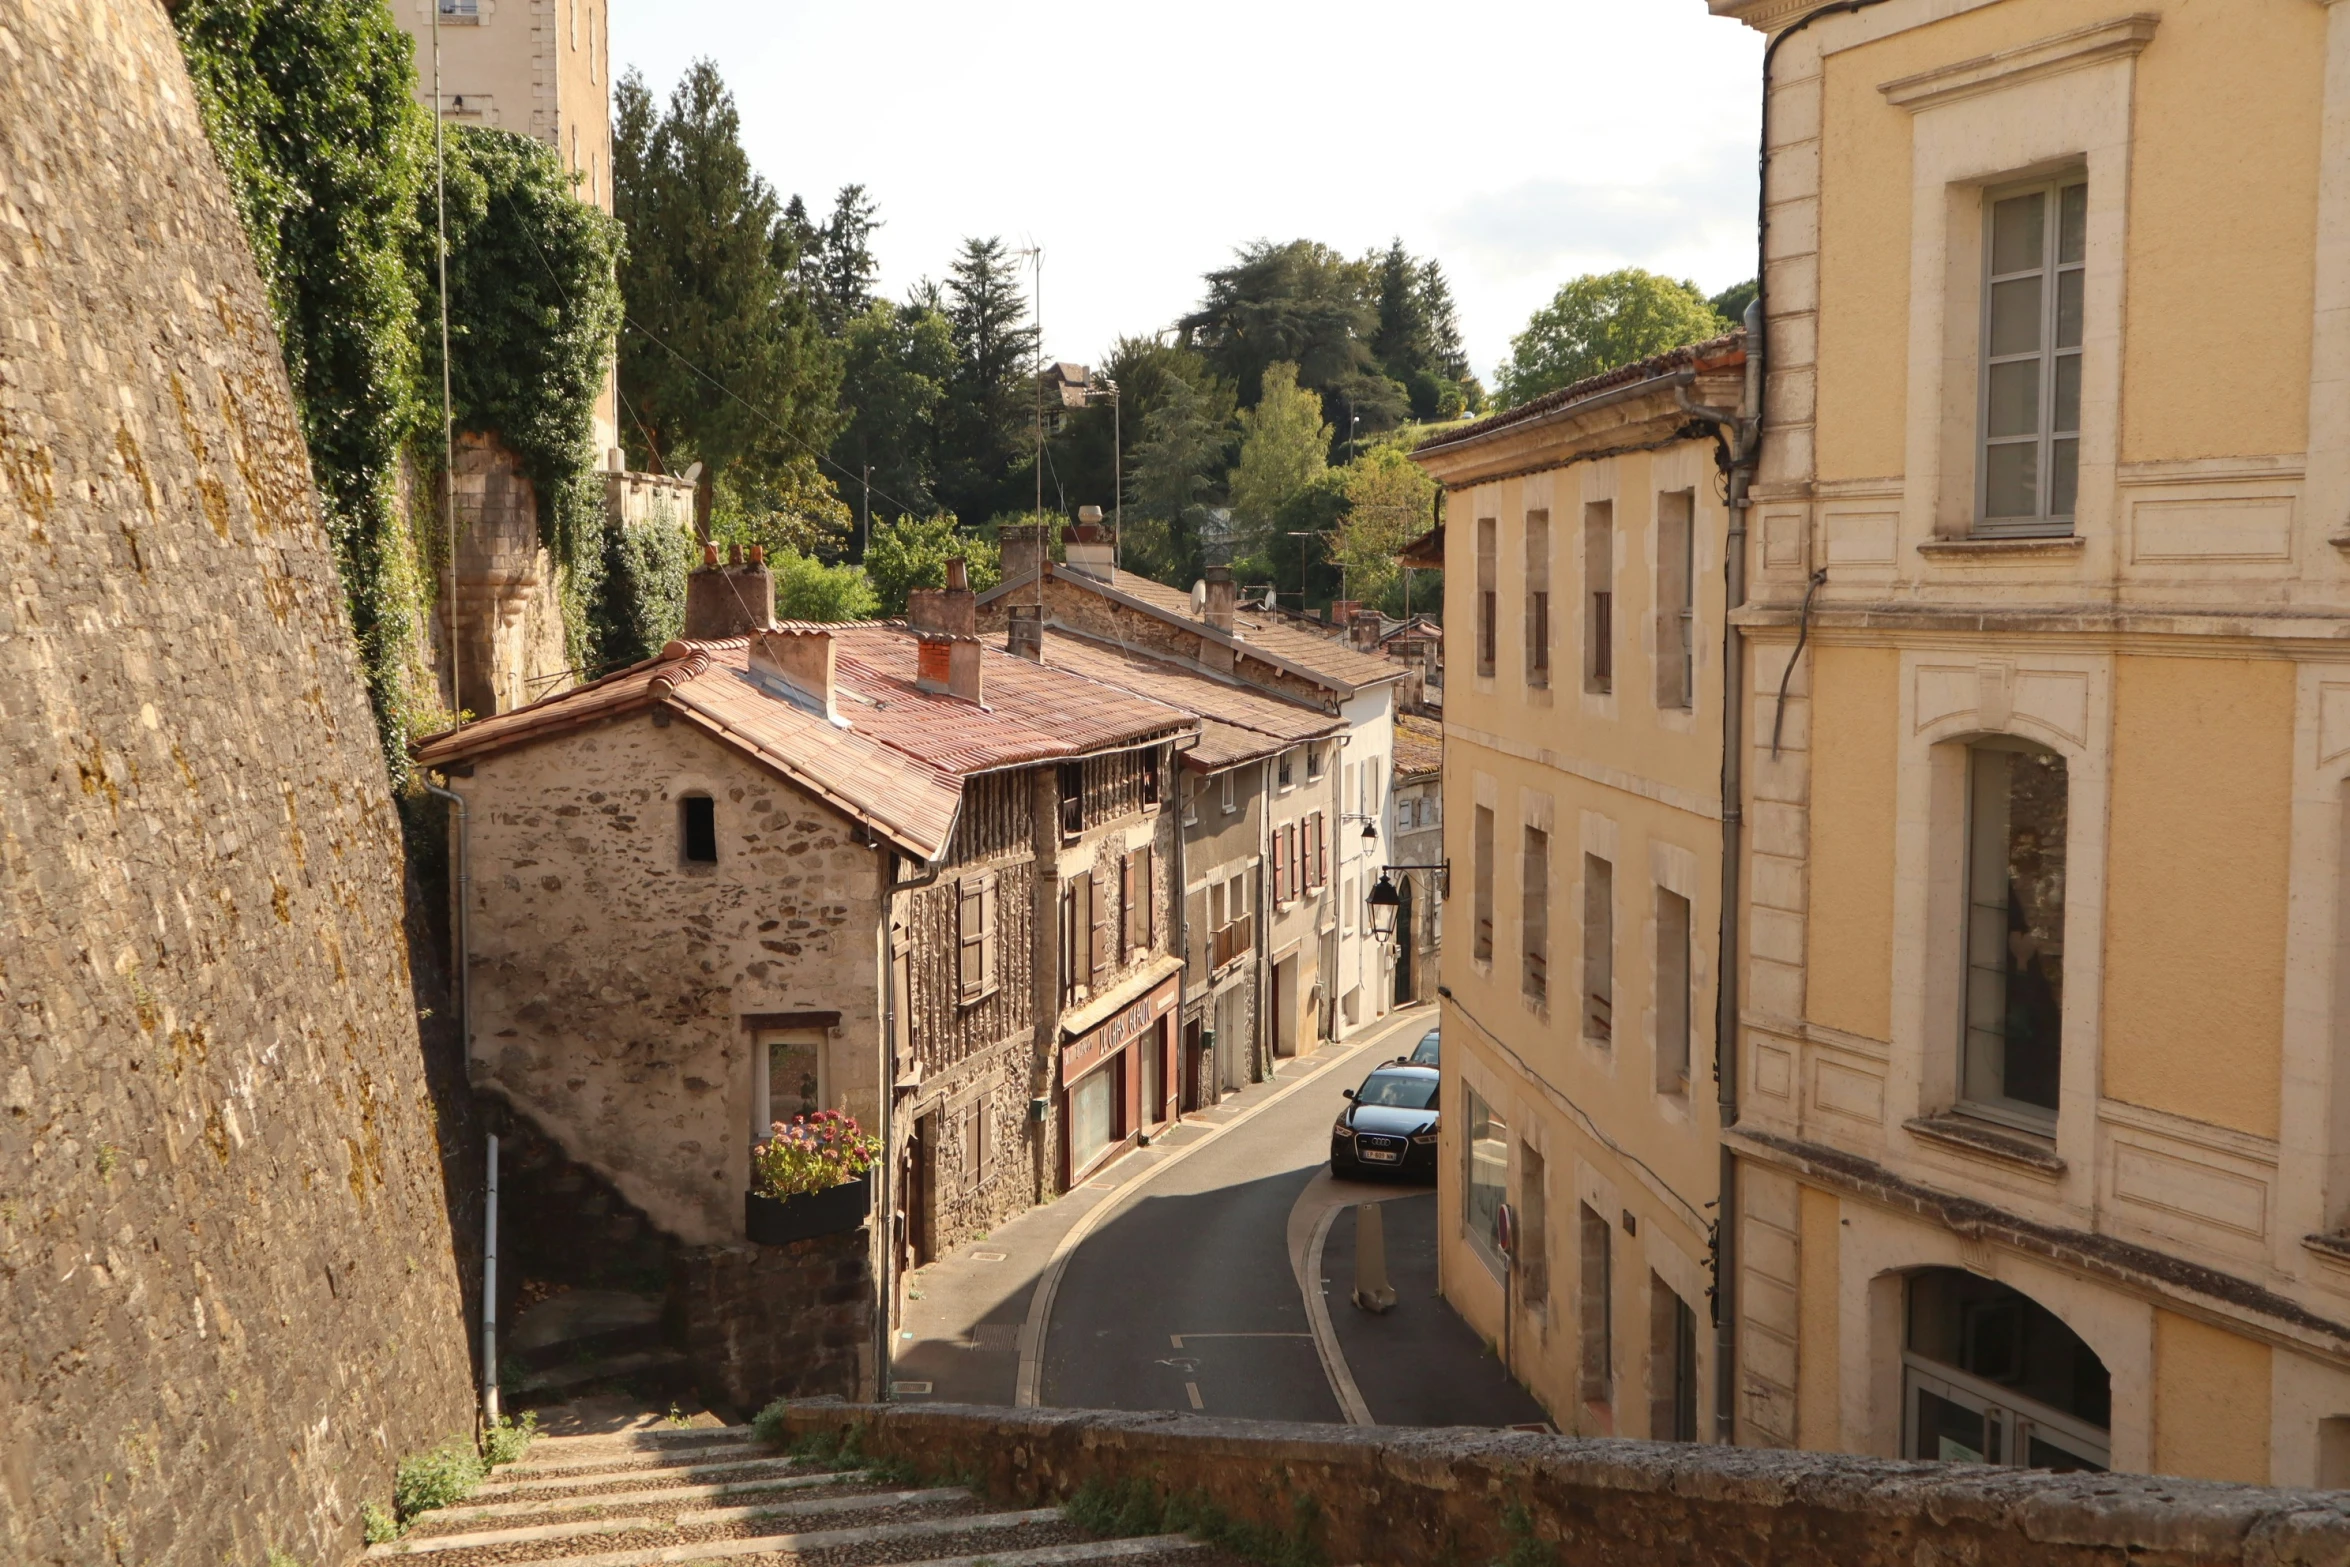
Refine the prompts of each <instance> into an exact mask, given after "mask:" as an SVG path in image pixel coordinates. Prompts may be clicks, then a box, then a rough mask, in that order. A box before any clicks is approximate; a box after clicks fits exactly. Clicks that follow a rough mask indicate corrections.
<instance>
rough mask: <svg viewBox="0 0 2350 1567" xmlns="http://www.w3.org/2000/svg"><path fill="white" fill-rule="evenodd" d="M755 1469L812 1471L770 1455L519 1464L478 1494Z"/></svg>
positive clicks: (697, 1477)
mask: <svg viewBox="0 0 2350 1567" xmlns="http://www.w3.org/2000/svg"><path fill="white" fill-rule="evenodd" d="M752 1470H762V1471H773V1472H774V1473H776V1474H787V1473H791V1472H794V1471H797V1472H799V1473H802V1474H805V1473H808V1472H809V1471H808V1468H807V1466H806V1465H804V1464H801V1463H799V1462H798V1461H797V1460H795V1459H790V1458H778V1457H775V1456H773V1455H772V1452H770V1454H769V1456H766V1457H757V1458H754V1457H742V1458H734V1457H727V1456H724V1455H723V1454H721V1455H714V1457H713V1459H712V1461H710V1462H707V1463H704V1462H700V1461H698V1457H697V1456H681V1457H680V1458H679V1459H678V1460H677V1461H675V1462H671V1463H643V1464H628V1463H618V1462H614V1461H612V1460H610V1459H606V1460H604V1461H602V1462H597V1463H584V1464H578V1465H570V1464H566V1465H563V1466H561V1467H559V1468H547V1469H524V1468H523V1467H522V1466H521V1465H519V1464H517V1465H515V1466H513V1467H512V1468H507V1469H500V1470H499V1471H498V1472H497V1474H498V1477H497V1478H496V1479H494V1480H490V1481H488V1482H486V1483H485V1484H483V1485H482V1487H481V1488H480V1489H479V1490H478V1491H476V1492H475V1493H474V1494H475V1495H477V1496H501V1495H504V1494H506V1493H508V1492H511V1491H548V1490H553V1489H555V1488H556V1487H558V1486H566V1485H610V1484H613V1483H614V1482H616V1481H621V1480H638V1481H642V1480H645V1479H648V1478H659V1479H689V1478H690V1479H695V1480H706V1479H708V1478H710V1477H711V1476H713V1475H722V1474H725V1475H740V1474H745V1473H748V1472H749V1471H752Z"/></svg>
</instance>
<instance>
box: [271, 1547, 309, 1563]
mask: <svg viewBox="0 0 2350 1567" xmlns="http://www.w3.org/2000/svg"><path fill="white" fill-rule="evenodd" d="M267 1567H302V1558H300V1557H299V1556H296V1555H295V1554H294V1553H293V1552H292V1551H283V1550H279V1549H278V1548H277V1547H276V1546H274V1545H273V1546H271V1547H270V1548H269V1555H268V1558H267Z"/></svg>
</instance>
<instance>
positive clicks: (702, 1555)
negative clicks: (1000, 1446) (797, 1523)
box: [531, 1534, 1205, 1567]
mask: <svg viewBox="0 0 2350 1567" xmlns="http://www.w3.org/2000/svg"><path fill="white" fill-rule="evenodd" d="M813 1538H816V1537H815V1536H813V1535H804V1534H800V1535H794V1534H773V1535H748V1536H744V1537H742V1538H740V1539H733V1540H704V1541H702V1542H700V1543H699V1544H694V1545H663V1546H657V1547H654V1548H653V1549H651V1550H641V1551H610V1552H606V1553H605V1554H603V1555H600V1556H557V1557H541V1558H540V1559H539V1560H537V1561H535V1562H533V1563H532V1564H531V1567H663V1564H667V1563H672V1562H704V1561H717V1560H721V1559H723V1558H725V1557H729V1556H766V1555H770V1554H781V1553H785V1552H791V1551H798V1550H807V1549H812V1547H810V1546H808V1545H807V1544H806V1543H805V1542H806V1541H808V1540H810V1539H813ZM1204 1549H1205V1547H1204V1546H1202V1545H1201V1544H1200V1542H1199V1541H1197V1540H1194V1539H1192V1538H1191V1537H1190V1536H1188V1535H1181V1534H1151V1535H1138V1536H1136V1537H1134V1538H1132V1539H1125V1540H1079V1541H1076V1542H1074V1543H1073V1544H1069V1545H1039V1546H1032V1547H1030V1548H1029V1549H1027V1550H1022V1551H990V1552H988V1553H987V1554H986V1555H984V1556H936V1557H932V1558H930V1559H929V1560H927V1561H919V1562H906V1563H903V1564H902V1567H987V1564H990V1563H992V1564H993V1567H1092V1564H1093V1563H1096V1562H1127V1561H1134V1560H1136V1559H1137V1558H1142V1557H1151V1556H1173V1555H1177V1554H1179V1553H1182V1552H1186V1551H1198V1550H1204Z"/></svg>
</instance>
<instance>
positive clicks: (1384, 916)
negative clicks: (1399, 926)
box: [1370, 871, 1403, 943]
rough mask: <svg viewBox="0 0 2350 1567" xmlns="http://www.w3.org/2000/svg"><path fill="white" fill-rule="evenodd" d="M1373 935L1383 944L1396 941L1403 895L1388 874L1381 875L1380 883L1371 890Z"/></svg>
mask: <svg viewBox="0 0 2350 1567" xmlns="http://www.w3.org/2000/svg"><path fill="white" fill-rule="evenodd" d="M1370 903H1371V934H1372V935H1373V936H1375V937H1377V938H1378V939H1379V940H1380V941H1381V942H1382V943H1385V942H1389V941H1393V940H1394V939H1395V916H1396V913H1397V911H1398V910H1400V909H1401V908H1402V907H1403V894H1402V893H1400V892H1397V891H1396V890H1395V883H1394V882H1393V881H1390V880H1389V879H1388V876H1387V873H1386V872H1385V871H1381V872H1380V873H1379V881H1378V884H1377V885H1376V886H1374V887H1373V888H1372V889H1371V899H1370Z"/></svg>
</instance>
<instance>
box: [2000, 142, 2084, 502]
mask: <svg viewBox="0 0 2350 1567" xmlns="http://www.w3.org/2000/svg"><path fill="white" fill-rule="evenodd" d="M1985 205H1986V208H1987V209H1988V215H1987V220H1986V221H1985V223H1984V225H1983V229H1984V234H1983V271H1984V277H1983V374H1982V392H1981V419H1982V431H1983V437H1982V462H1981V468H1980V471H1979V474H1978V477H1977V485H1978V496H1979V510H1978V516H1979V517H1980V519H1981V520H1980V521H1979V522H1978V523H1977V525H1976V531H1977V532H1979V533H1983V534H1992V535H1997V534H2016V533H2022V534H2063V533H2070V532H2071V531H2072V525H2073V511H2074V502H2075V497H2076V493H2077V491H2078V489H2079V479H2080V466H2081V319H2082V302H2083V293H2084V285H2085V282H2086V279H2087V275H2088V267H2087V263H2088V231H2089V187H2088V185H2087V184H2086V183H2084V182H2082V181H2081V180H2078V179H2072V180H2057V181H2052V182H2049V183H2046V184H2040V185H2032V186H2027V187H2024V188H2022V189H2017V190H2008V191H1998V192H1993V193H1992V194H1991V195H1990V196H1989V197H1988V198H1987V200H1986V202H1985Z"/></svg>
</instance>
